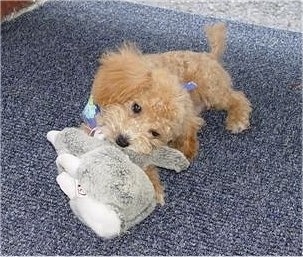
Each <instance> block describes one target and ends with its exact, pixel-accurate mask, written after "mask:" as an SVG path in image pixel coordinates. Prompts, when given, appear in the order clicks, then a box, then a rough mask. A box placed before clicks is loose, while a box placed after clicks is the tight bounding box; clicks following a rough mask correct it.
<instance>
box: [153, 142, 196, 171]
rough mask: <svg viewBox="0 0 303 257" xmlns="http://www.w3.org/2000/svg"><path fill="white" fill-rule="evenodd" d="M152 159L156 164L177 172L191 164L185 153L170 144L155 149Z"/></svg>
mask: <svg viewBox="0 0 303 257" xmlns="http://www.w3.org/2000/svg"><path fill="white" fill-rule="evenodd" d="M150 160H151V162H152V164H154V165H156V166H159V167H162V168H165V169H170V170H175V171H176V172H180V171H182V170H185V169H187V168H188V166H189V164H190V163H189V161H188V160H187V159H186V157H185V156H184V154H183V153H181V152H180V151H178V150H176V149H173V148H170V147H168V146H162V147H160V148H159V149H156V150H154V151H153V152H152V155H151V158H150Z"/></svg>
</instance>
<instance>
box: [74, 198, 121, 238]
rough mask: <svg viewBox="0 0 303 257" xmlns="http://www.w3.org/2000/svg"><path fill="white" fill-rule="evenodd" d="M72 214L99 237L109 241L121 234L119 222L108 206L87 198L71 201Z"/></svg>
mask: <svg viewBox="0 0 303 257" xmlns="http://www.w3.org/2000/svg"><path fill="white" fill-rule="evenodd" d="M70 206H71V208H72V210H73V211H74V213H75V214H76V215H77V216H78V217H79V218H80V219H81V220H82V222H84V223H85V224H86V225H88V226H89V227H91V228H92V229H93V230H94V231H95V232H96V233H97V234H98V235H99V236H101V237H103V238H105V239H110V238H113V237H116V236H118V235H119V234H120V232H121V220H120V218H119V216H118V214H117V213H116V212H115V211H114V210H112V209H111V207H110V206H108V205H106V204H102V203H100V202H98V201H96V200H94V199H92V198H90V197H89V196H87V197H77V198H75V199H71V201H70Z"/></svg>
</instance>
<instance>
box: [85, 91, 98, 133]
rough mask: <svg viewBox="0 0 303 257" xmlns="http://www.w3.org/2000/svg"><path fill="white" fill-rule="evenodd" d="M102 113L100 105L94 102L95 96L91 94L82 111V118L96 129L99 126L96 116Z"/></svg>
mask: <svg viewBox="0 0 303 257" xmlns="http://www.w3.org/2000/svg"><path fill="white" fill-rule="evenodd" d="M99 113H101V110H100V108H99V106H98V105H96V104H94V101H93V96H92V95H90V97H89V99H88V102H87V104H86V105H85V107H84V110H83V111H82V115H81V117H82V119H83V121H84V123H85V124H86V125H87V126H88V127H89V128H90V129H94V128H96V127H97V121H96V116H97V115H98V114H99Z"/></svg>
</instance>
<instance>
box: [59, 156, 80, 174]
mask: <svg viewBox="0 0 303 257" xmlns="http://www.w3.org/2000/svg"><path fill="white" fill-rule="evenodd" d="M80 163H81V162H80V159H79V158H77V157H76V156H74V155H72V154H68V153H64V154H60V155H59V156H58V157H57V159H56V164H57V166H58V167H62V168H63V169H64V171H65V172H67V173H69V174H70V175H71V176H73V177H77V171H78V168H79V166H80Z"/></svg>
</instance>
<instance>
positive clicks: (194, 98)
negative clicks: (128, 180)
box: [92, 23, 251, 202]
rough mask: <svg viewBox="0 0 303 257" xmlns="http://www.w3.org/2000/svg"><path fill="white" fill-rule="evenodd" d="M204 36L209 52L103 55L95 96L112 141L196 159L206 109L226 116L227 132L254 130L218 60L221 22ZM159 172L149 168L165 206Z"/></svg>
mask: <svg viewBox="0 0 303 257" xmlns="http://www.w3.org/2000/svg"><path fill="white" fill-rule="evenodd" d="M205 31H206V35H207V39H208V42H209V45H210V49H211V50H210V52H209V53H198V52H192V51H171V52H166V53H160V54H142V53H141V52H140V51H139V50H138V49H137V48H136V47H135V46H133V45H130V44H124V45H123V46H122V47H121V48H120V49H119V50H118V51H116V52H108V53H106V54H105V55H103V56H102V58H101V66H100V68H99V69H98V71H97V73H96V76H95V79H94V83H93V87H92V95H93V98H94V102H95V103H96V104H98V105H100V106H102V108H103V114H102V116H101V117H99V123H100V125H101V126H103V129H104V133H105V134H106V135H107V137H108V138H109V139H111V140H113V141H116V142H117V143H118V144H120V145H121V146H123V147H129V148H131V149H133V150H135V151H137V152H141V153H148V152H150V151H151V150H152V149H153V148H155V147H158V146H160V145H170V146H173V147H175V148H177V149H179V150H181V151H182V152H183V153H184V154H185V156H186V157H187V158H188V159H193V158H194V157H195V155H196V153H197V151H198V146H199V144H198V139H197V131H198V130H199V128H200V127H201V125H202V124H203V123H204V121H203V119H202V118H201V117H199V113H200V112H201V111H202V110H205V109H210V108H212V109H216V110H225V111H227V118H226V128H227V129H228V130H230V131H231V132H232V133H238V132H241V131H243V130H245V129H247V128H248V127H249V116H250V113H251V104H250V102H249V100H248V99H247V98H246V97H245V95H244V94H243V93H242V92H239V91H236V90H234V89H233V88H232V82H231V78H230V76H229V74H228V73H227V72H226V71H225V70H224V68H223V67H222V65H221V64H220V61H219V60H220V58H221V56H222V54H223V52H224V49H225V38H226V28H225V25H224V24H222V23H218V24H215V25H213V26H210V27H207V28H206V30H205ZM189 81H194V82H195V83H196V84H197V85H198V87H197V89H195V90H193V91H190V92H188V91H186V90H185V89H184V88H182V84H184V83H186V82H189ZM138 106H139V107H138ZM138 108H139V109H138ZM151 170H152V172H151ZM155 172H156V168H155V167H150V168H149V170H148V171H147V174H153V175H152V176H150V178H151V181H152V182H153V183H154V186H155V189H156V191H157V190H158V194H157V195H158V200H159V202H163V201H162V200H163V199H164V198H163V189H162V186H161V182H160V180H159V178H158V176H157V175H156V176H155V175H154V173H155ZM160 189H161V190H160ZM161 195H162V197H161Z"/></svg>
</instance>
